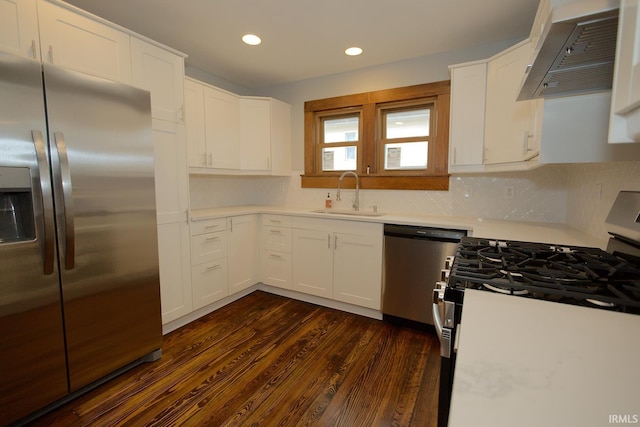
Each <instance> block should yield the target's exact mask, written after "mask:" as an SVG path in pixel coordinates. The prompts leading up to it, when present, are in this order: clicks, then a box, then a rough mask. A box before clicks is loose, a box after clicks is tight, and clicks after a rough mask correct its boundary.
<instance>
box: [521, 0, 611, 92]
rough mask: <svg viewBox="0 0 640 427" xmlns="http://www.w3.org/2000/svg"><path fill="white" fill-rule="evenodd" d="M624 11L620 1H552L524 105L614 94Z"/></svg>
mask: <svg viewBox="0 0 640 427" xmlns="http://www.w3.org/2000/svg"><path fill="white" fill-rule="evenodd" d="M558 3H561V4H558ZM618 8H619V1H617V0H579V1H575V0H574V1H569V2H567V1H566V0H564V1H562V0H556V1H553V0H552V1H551V13H550V14H549V17H548V18H547V21H546V23H545V25H544V30H543V31H542V34H541V36H540V39H539V41H538V43H537V46H536V49H535V56H534V58H535V59H534V61H533V64H531V65H530V66H529V67H528V68H527V70H526V73H525V79H524V82H523V84H522V89H521V91H520V95H519V96H518V101H523V100H527V99H532V98H553V97H560V96H568V95H579V94H585V93H591V92H600V91H604V90H609V89H611V86H612V81H613V65H614V61H615V52H616V37H617V29H618Z"/></svg>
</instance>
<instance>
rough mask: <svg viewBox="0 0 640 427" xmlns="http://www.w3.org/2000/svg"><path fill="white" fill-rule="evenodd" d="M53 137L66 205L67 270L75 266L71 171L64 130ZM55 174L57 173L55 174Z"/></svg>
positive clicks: (63, 198)
mask: <svg viewBox="0 0 640 427" xmlns="http://www.w3.org/2000/svg"><path fill="white" fill-rule="evenodd" d="M53 139H54V141H55V145H56V151H57V152H58V159H59V164H58V165H59V168H60V170H59V173H58V174H57V175H58V181H59V183H58V186H59V187H58V188H59V189H60V187H61V189H62V204H63V206H64V218H63V220H62V221H61V226H62V235H63V236H64V238H63V239H62V242H63V246H64V266H65V269H67V270H73V268H74V266H75V229H74V225H73V197H72V191H71V171H70V170H69V158H68V156H67V144H66V143H65V141H64V134H63V133H62V132H54V134H53ZM54 176H55V174H54Z"/></svg>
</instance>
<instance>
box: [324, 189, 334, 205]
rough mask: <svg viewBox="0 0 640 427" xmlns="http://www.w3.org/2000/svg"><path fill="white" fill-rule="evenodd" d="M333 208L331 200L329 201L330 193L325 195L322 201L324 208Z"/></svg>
mask: <svg viewBox="0 0 640 427" xmlns="http://www.w3.org/2000/svg"><path fill="white" fill-rule="evenodd" d="M332 206H333V200H331V193H327V199H326V200H325V201H324V207H325V208H327V209H331V207H332Z"/></svg>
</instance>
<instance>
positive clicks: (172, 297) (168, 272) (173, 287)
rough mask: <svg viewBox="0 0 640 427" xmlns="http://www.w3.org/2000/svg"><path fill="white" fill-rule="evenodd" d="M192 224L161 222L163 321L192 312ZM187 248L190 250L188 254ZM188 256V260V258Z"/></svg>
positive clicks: (161, 299) (160, 248) (159, 234)
mask: <svg viewBox="0 0 640 427" xmlns="http://www.w3.org/2000/svg"><path fill="white" fill-rule="evenodd" d="M188 229H189V226H188V225H187V224H186V222H184V223H182V222H167V223H165V224H160V223H158V261H159V266H160V301H161V305H162V324H163V325H164V324H167V323H169V322H171V321H172V320H176V319H178V318H180V317H182V316H184V315H185V314H189V313H191V311H192V309H193V303H192V298H191V278H190V276H191V272H190V271H189V268H190V267H189V266H188V265H185V262H187V261H188V252H189V232H188ZM185 252H186V254H185ZM185 256H186V260H185Z"/></svg>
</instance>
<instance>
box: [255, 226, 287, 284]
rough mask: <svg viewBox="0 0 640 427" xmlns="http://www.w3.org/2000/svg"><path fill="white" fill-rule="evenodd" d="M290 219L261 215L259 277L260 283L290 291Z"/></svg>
mask: <svg viewBox="0 0 640 427" xmlns="http://www.w3.org/2000/svg"><path fill="white" fill-rule="evenodd" d="M291 224H292V218H291V217H290V216H283V215H266V214H265V215H262V227H261V235H260V239H261V252H260V277H261V281H262V283H266V284H267V285H271V286H277V287H279V288H283V289H292V281H291V278H292V266H293V257H292V254H291V249H292V242H293V241H292V238H293V233H292V229H291Z"/></svg>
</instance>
